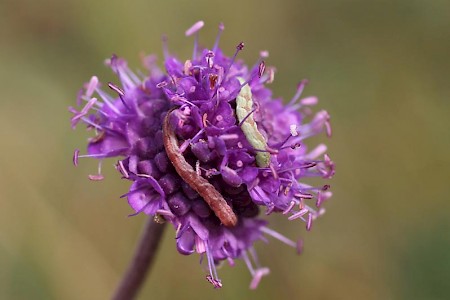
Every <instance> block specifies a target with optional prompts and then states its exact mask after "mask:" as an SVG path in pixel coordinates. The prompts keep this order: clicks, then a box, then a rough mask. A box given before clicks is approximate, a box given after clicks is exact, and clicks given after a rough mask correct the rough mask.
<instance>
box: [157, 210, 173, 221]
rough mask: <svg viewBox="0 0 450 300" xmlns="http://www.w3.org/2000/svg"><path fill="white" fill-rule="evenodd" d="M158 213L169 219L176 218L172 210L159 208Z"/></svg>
mask: <svg viewBox="0 0 450 300" xmlns="http://www.w3.org/2000/svg"><path fill="white" fill-rule="evenodd" d="M156 213H157V214H159V215H161V216H164V217H167V218H169V219H172V218H175V215H174V214H173V213H172V212H171V211H170V210H166V209H158V210H156Z"/></svg>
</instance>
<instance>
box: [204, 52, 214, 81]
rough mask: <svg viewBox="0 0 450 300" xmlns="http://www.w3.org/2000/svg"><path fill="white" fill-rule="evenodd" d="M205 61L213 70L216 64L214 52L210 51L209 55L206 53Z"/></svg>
mask: <svg viewBox="0 0 450 300" xmlns="http://www.w3.org/2000/svg"><path fill="white" fill-rule="evenodd" d="M205 59H206V63H207V64H208V67H209V68H210V69H211V68H212V67H213V64H214V52H212V51H209V52H208V53H206V55H205ZM216 76H217V75H216Z"/></svg>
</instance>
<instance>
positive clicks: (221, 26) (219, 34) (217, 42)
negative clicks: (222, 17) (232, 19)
mask: <svg viewBox="0 0 450 300" xmlns="http://www.w3.org/2000/svg"><path fill="white" fill-rule="evenodd" d="M224 29H225V26H224V25H223V23H222V22H221V23H219V32H218V33H217V37H216V42H215V43H214V47H213V50H212V51H213V52H216V51H217V48H219V41H220V36H221V35H222V32H223V30H224Z"/></svg>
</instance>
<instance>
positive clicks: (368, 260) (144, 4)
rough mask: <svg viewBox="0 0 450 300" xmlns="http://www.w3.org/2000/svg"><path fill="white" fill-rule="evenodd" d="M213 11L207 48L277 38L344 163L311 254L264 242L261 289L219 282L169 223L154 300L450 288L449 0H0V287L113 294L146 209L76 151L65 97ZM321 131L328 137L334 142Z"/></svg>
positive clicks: (26, 295) (446, 292)
mask: <svg viewBox="0 0 450 300" xmlns="http://www.w3.org/2000/svg"><path fill="white" fill-rule="evenodd" d="M199 19H202V20H204V21H205V23H206V26H205V28H204V29H203V30H202V31H201V44H202V45H204V46H206V47H208V46H212V44H213V42H214V38H215V35H216V30H217V24H218V23H219V22H220V21H223V22H224V23H225V26H226V30H225V32H224V35H223V37H222V41H221V45H222V48H223V49H224V51H225V52H226V53H228V54H230V55H231V54H232V53H233V51H234V50H233V49H234V47H235V45H236V44H237V43H238V42H240V41H245V43H246V48H245V50H244V51H243V52H242V53H240V54H239V56H240V57H241V58H243V59H245V60H246V61H247V62H248V63H249V64H253V63H254V62H255V61H256V59H257V57H258V53H259V50H263V49H266V50H269V52H270V58H269V59H268V60H267V63H268V64H269V65H274V66H276V68H277V74H276V77H275V79H276V80H275V82H274V83H273V84H272V88H273V89H274V91H275V95H278V96H281V97H283V98H285V99H289V98H290V97H291V96H292V95H293V94H294V92H295V86H296V84H297V82H298V81H299V80H301V79H303V78H308V79H310V85H309V86H308V88H307V89H306V92H305V94H306V95H317V96H319V99H320V103H319V106H318V108H325V109H327V110H328V111H329V112H330V114H331V116H332V125H333V130H334V136H333V138H332V139H331V140H328V141H326V142H327V143H328V145H329V153H330V155H331V157H332V158H333V159H334V160H335V162H336V164H337V175H336V176H335V178H334V179H333V180H332V181H331V185H332V190H333V191H334V197H333V198H332V200H331V201H329V202H328V203H327V205H326V208H327V214H326V215H325V216H324V217H323V218H322V219H320V220H319V221H317V222H316V223H315V224H314V228H313V230H312V231H311V232H309V233H306V232H305V230H304V226H303V225H302V224H301V223H299V222H287V221H286V220H284V218H277V217H274V218H271V221H272V225H273V227H274V228H275V229H276V230H278V231H281V232H284V233H285V234H286V235H288V236H290V237H292V238H295V237H297V236H299V235H301V236H303V237H304V239H305V251H304V254H303V255H301V256H296V255H295V253H294V251H293V250H292V249H291V248H289V247H287V246H285V245H283V244H281V243H279V242H277V241H273V240H271V242H270V244H268V245H264V244H258V245H257V249H258V250H259V251H258V252H259V254H260V258H261V261H262V262H263V264H265V265H267V266H269V267H270V268H271V272H272V273H271V275H270V276H269V277H266V278H264V279H263V281H262V283H261V285H260V287H259V288H258V290H256V291H250V290H248V284H249V282H250V275H249V273H248V271H247V269H246V267H245V266H244V265H243V263H242V262H240V263H238V264H237V266H236V267H234V268H230V267H228V266H225V267H223V268H221V269H220V275H221V278H222V280H223V283H224V285H225V286H224V288H223V289H222V290H213V289H212V288H211V286H210V285H209V284H208V283H207V282H206V281H205V280H204V276H205V273H204V270H203V269H202V267H200V266H199V265H198V256H195V255H193V256H190V257H183V256H181V255H179V254H178V253H177V251H176V250H175V244H174V231H173V229H172V228H170V229H169V230H167V231H166V233H165V236H164V240H163V243H162V246H161V249H160V253H159V256H158V259H157V262H156V264H155V265H154V268H153V270H152V273H151V276H150V277H149V278H148V280H147V282H146V285H145V287H144V289H143V291H142V293H141V295H140V299H450V289H449V287H450V283H449V282H450V217H449V216H450V204H449V202H450V201H449V200H450V198H449V192H450V187H449V186H450V183H449V179H450V176H449V167H450V156H449V152H450V151H449V150H450V134H449V130H450V117H449V114H450V105H449V101H450V84H449V79H450V76H449V75H450V72H449V70H450V57H449V55H450V2H449V1H444V0H442V1H440V0H429V1H425V0H422V1H420V0H403V1H395V0H387V1H351V0H329V1H325V0H315V1H294V0H292V1H261V0H260V1H256V0H249V1H235V2H233V1H211V0H210V1H172V0H167V1H151V0H145V1H144V0H138V1H105V0H99V1H90V0H76V1H75V0H73V1H59V0H42V1H32V0H28V1H27V0H0V86H1V89H0V98H1V100H0V136H1V147H0V153H1V155H0V299H107V298H109V297H110V295H111V293H112V292H113V290H114V288H115V286H116V284H117V281H118V280H119V279H120V277H121V275H122V273H123V271H124V270H125V267H126V266H127V264H128V262H129V259H130V257H131V256H132V253H133V249H134V247H135V244H136V241H137V239H138V237H139V234H140V229H141V227H142V225H143V223H144V221H145V216H143V215H139V216H137V217H134V218H128V217H127V215H128V214H129V213H130V212H131V210H130V208H129V207H128V205H127V203H126V200H124V199H119V198H118V197H119V195H121V194H123V193H124V192H125V191H126V190H127V188H128V182H125V181H121V180H120V179H119V176H118V175H117V174H116V171H115V170H114V169H113V167H112V163H113V161H111V162H110V163H106V164H105V165H104V173H105V175H106V179H105V180H104V181H102V182H91V181H89V180H88V179H87V175H88V174H89V173H91V172H94V171H95V169H96V163H95V162H94V161H89V160H82V161H81V163H80V166H79V167H78V168H74V167H73V166H72V162H71V156H72V151H73V149H74V148H77V147H83V145H84V144H85V142H86V138H87V136H88V135H87V134H86V133H85V132H84V131H83V130H82V127H81V126H80V128H79V129H77V130H76V131H72V129H71V128H70V124H69V117H70V115H69V113H68V111H67V107H68V106H69V105H72V104H74V102H75V97H76V94H77V92H78V89H79V88H80V87H81V85H82V83H84V82H86V81H87V80H88V79H89V78H90V76H91V75H93V74H96V75H98V76H99V77H100V79H101V80H102V81H104V82H105V81H116V80H115V78H114V77H113V76H112V74H111V73H110V71H109V69H107V68H106V67H104V65H103V60H104V59H105V58H107V57H109V56H110V55H111V54H112V53H116V54H118V55H119V56H122V57H126V58H127V59H129V62H130V65H131V66H132V67H133V68H135V69H138V68H139V67H140V66H139V53H141V52H142V51H144V52H146V53H156V54H157V55H158V56H159V57H160V58H161V57H162V50H161V42H160V36H161V35H162V34H167V35H168V36H169V46H170V49H171V50H172V52H176V53H178V55H179V57H183V58H184V57H188V56H189V55H191V51H192V39H191V38H185V37H184V31H185V29H187V28H188V27H189V26H190V25H192V24H193V23H194V22H195V21H197V20H199ZM325 139H326V138H325V137H321V138H320V139H315V140H314V141H312V142H313V143H317V142H319V141H321V140H325Z"/></svg>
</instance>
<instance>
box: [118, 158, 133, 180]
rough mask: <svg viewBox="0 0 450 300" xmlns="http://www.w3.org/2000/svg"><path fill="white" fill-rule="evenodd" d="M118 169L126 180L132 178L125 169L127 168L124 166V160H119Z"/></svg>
mask: <svg viewBox="0 0 450 300" xmlns="http://www.w3.org/2000/svg"><path fill="white" fill-rule="evenodd" d="M117 168H118V170H119V172H120V173H121V174H122V175H123V177H125V178H129V177H130V176H129V174H128V172H127V170H126V169H125V166H124V165H123V161H122V160H119V161H118V162H117Z"/></svg>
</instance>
